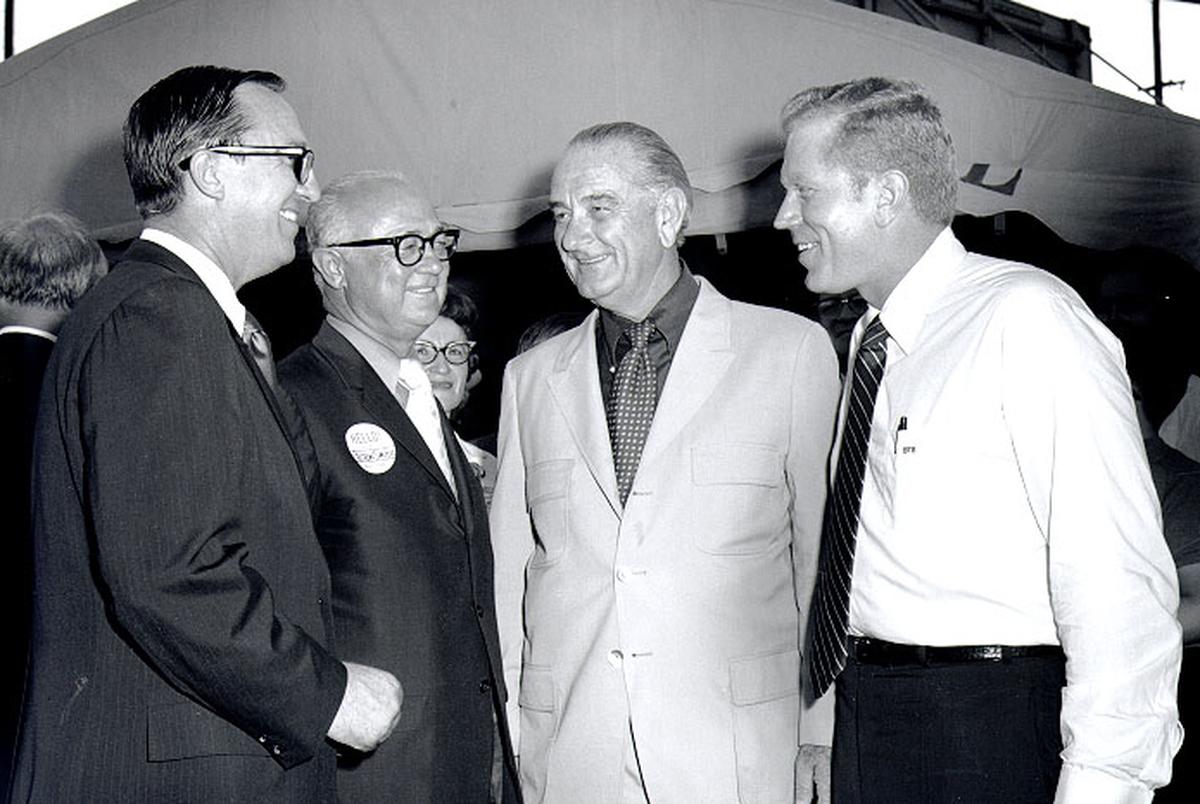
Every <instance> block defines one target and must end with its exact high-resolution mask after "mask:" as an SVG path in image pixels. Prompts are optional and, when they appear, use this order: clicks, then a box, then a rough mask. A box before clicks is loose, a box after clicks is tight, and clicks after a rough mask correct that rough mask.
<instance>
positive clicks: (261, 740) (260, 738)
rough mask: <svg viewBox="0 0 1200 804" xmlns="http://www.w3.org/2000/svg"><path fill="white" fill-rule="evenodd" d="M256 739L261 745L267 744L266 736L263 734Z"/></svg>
mask: <svg viewBox="0 0 1200 804" xmlns="http://www.w3.org/2000/svg"><path fill="white" fill-rule="evenodd" d="M258 741H259V742H260V743H262V744H263V745H266V744H267V738H266V737H265V736H263V737H259V738H258Z"/></svg>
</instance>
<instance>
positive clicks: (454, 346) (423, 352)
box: [412, 341, 475, 366]
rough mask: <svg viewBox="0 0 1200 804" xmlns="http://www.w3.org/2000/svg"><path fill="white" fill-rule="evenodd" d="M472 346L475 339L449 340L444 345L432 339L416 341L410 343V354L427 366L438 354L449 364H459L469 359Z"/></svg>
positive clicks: (473, 346)
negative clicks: (439, 344)
mask: <svg viewBox="0 0 1200 804" xmlns="http://www.w3.org/2000/svg"><path fill="white" fill-rule="evenodd" d="M474 348H475V341H451V342H450V343H448V344H446V345H445V346H438V345H437V344H436V343H433V342H432V341H416V342H415V343H413V345H412V356H413V357H415V358H416V359H417V360H418V361H419V362H421V363H424V364H425V365H427V366H428V365H429V364H430V363H432V362H433V361H435V360H437V356H438V355H439V354H440V355H444V356H445V358H446V362H447V363H449V364H450V365H452V366H461V365H462V364H463V363H466V362H467V361H468V360H470V359H471V350H473V349H474Z"/></svg>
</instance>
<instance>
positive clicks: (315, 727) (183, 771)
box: [12, 240, 345, 804]
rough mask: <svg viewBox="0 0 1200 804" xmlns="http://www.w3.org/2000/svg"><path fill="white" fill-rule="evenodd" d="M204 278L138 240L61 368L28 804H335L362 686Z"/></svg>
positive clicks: (44, 484)
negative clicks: (353, 691) (330, 732)
mask: <svg viewBox="0 0 1200 804" xmlns="http://www.w3.org/2000/svg"><path fill="white" fill-rule="evenodd" d="M280 416H281V414H280V410H279V407H278V404H277V401H276V400H275V397H274V396H273V395H272V394H271V391H270V389H269V388H268V387H267V386H266V383H265V380H264V379H263V377H262V375H261V374H260V373H259V371H258V369H257V367H256V366H255V365H254V362H253V359H252V358H251V356H250V354H249V352H248V351H247V350H246V349H245V347H244V346H243V345H242V343H241V340H240V339H239V338H238V337H237V336H236V334H235V333H234V332H233V328H232V327H231V326H230V325H229V322H228V320H227V319H226V318H225V315H224V314H223V313H222V311H221V309H220V307H219V306H218V305H217V303H216V302H215V301H214V299H213V298H212V296H211V295H210V294H209V292H208V290H207V289H206V288H205V287H204V285H203V284H201V282H200V281H199V279H198V278H197V277H196V275H195V274H194V273H193V272H192V271H191V270H190V269H189V268H188V267H187V266H186V265H185V264H184V263H183V262H182V261H180V260H178V259H177V258H175V257H174V256H173V255H171V254H170V253H169V252H168V251H166V250H165V249H162V248H160V247H158V246H156V245H154V244H151V243H148V242H145V241H141V240H139V241H135V242H134V244H133V245H132V246H131V247H130V249H129V251H128V252H127V253H126V254H125V257H124V260H123V262H122V263H121V264H119V265H118V266H117V267H116V268H115V269H114V270H113V271H112V272H111V273H110V274H109V275H108V276H106V277H105V278H103V279H101V280H100V281H99V282H98V283H97V284H96V285H95V286H94V287H93V288H92V289H91V290H90V291H89V292H88V294H87V295H86V296H85V297H84V298H83V300H82V301H81V302H80V304H79V305H78V307H76V309H75V311H74V312H73V313H72V315H71V316H70V318H69V319H68V320H67V323H66V325H65V326H64V327H63V329H62V331H61V332H60V334H59V340H58V344H57V346H56V348H55V350H54V355H53V356H52V357H51V360H50V365H49V367H48V368H47V372H46V377H45V381H44V383H43V387H42V398H41V407H40V410H39V414H38V427H37V434H36V442H35V458H34V484H35V493H34V497H33V505H34V509H33V519H34V526H33V550H34V592H35V595H34V607H33V621H32V649H31V662H32V665H31V671H30V673H29V675H28V679H27V690H26V698H25V706H24V713H23V723H22V728H21V737H20V745H19V749H18V756H17V767H16V770H15V773H14V781H13V788H12V793H13V800H15V801H38V802H81V801H87V802H110V801H111V802H167V801H170V802H216V801H220V802H230V801H244V802H263V801H271V802H289V804H290V802H310V801H332V800H333V799H334V796H335V793H334V789H333V784H334V764H335V756H334V752H333V749H332V747H331V746H330V745H329V744H328V743H327V742H326V741H325V732H326V731H327V729H328V727H329V724H330V723H331V722H332V720H333V716H334V714H335V713H336V711H337V708H338V705H339V704H340V702H341V697H342V693H343V691H344V689H345V668H344V667H343V666H342V665H341V663H340V662H339V661H338V660H337V659H336V658H335V657H334V656H333V655H332V654H331V653H330V651H329V650H328V649H327V647H326V646H327V645H328V643H329V639H330V635H331V632H332V611H331V607H330V604H329V602H328V601H329V577H328V572H327V570H326V568H325V564H324V561H323V560H322V555H321V551H320V547H319V545H318V543H317V540H316V537H315V535H314V533H313V529H312V521H311V514H310V509H309V506H308V499H307V495H306V492H305V487H304V482H303V480H302V478H301V475H300V470H299V463H298V458H297V456H296V453H295V451H294V449H293V447H292V445H291V442H290V441H289V439H288V438H287V437H286V436H285V435H284V429H283V426H282V424H281V418H280Z"/></svg>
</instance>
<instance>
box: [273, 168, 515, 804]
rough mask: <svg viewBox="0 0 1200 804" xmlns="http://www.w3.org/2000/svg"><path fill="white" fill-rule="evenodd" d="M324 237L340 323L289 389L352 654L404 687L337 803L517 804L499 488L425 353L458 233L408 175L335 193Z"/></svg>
mask: <svg viewBox="0 0 1200 804" xmlns="http://www.w3.org/2000/svg"><path fill="white" fill-rule="evenodd" d="M308 238H309V242H310V243H311V246H312V259H313V264H314V278H315V280H316V282H317V285H318V287H319V288H320V290H321V294H322V298H323V300H324V305H325V309H326V312H327V314H328V315H327V318H326V320H325V323H324V325H323V326H322V328H321V330H320V331H319V332H318V333H317V335H316V337H315V338H314V339H313V341H312V343H311V344H308V345H307V346H304V347H302V348H301V349H299V350H298V351H297V352H296V353H295V354H293V355H292V356H290V357H289V358H288V359H287V360H285V361H283V363H282V364H281V365H280V381H281V383H282V384H283V385H284V387H285V388H287V389H288V390H289V391H290V392H291V393H292V395H293V396H294V398H295V399H296V401H297V403H298V404H299V406H300V408H301V410H302V411H303V413H304V416H305V418H306V420H307V422H308V425H309V428H310V429H311V431H312V435H313V442H314V444H315V446H316V451H317V458H318V463H319V465H320V476H321V480H320V488H319V490H318V492H317V497H318V501H317V513H316V522H317V535H318V537H319V538H320V540H321V546H322V548H323V549H324V551H325V556H326V559H327V560H328V562H329V567H330V572H331V575H332V578H333V614H334V623H335V626H336V629H337V634H338V648H339V650H340V652H341V654H342V655H343V656H344V657H346V658H347V659H350V660H352V661H361V662H366V663H369V664H373V665H377V666H379V667H382V668H385V669H387V670H390V671H391V672H393V673H395V675H396V676H397V678H399V680H400V683H401V685H402V687H403V689H404V708H403V711H402V713H401V717H400V724H399V726H398V727H397V730H396V733H395V734H394V735H393V736H392V739H391V740H390V741H389V742H387V743H385V744H384V745H383V746H381V747H380V748H379V750H377V751H376V752H375V753H374V754H372V755H370V756H343V757H342V760H341V763H340V765H339V773H338V793H339V795H340V797H341V800H342V801H344V802H347V804H359V803H360V802H393V801H406V802H407V801H413V802H416V801H420V802H446V803H447V804H457V803H458V802H488V801H500V800H503V801H505V802H506V804H508V803H510V802H515V801H518V800H519V795H518V793H517V791H516V785H515V765H514V764H513V759H512V751H511V747H510V744H509V741H508V733H507V729H506V728H505V724H504V717H503V713H504V682H503V674H502V672H501V665H500V648H499V641H498V638H497V636H496V619H495V607H494V602H493V601H494V593H493V587H492V555H491V550H490V545H489V538H488V523H487V507H486V505H485V503H484V499H483V490H482V488H481V487H480V485H479V481H478V480H477V479H476V477H475V474H474V472H473V471H472V470H471V467H470V465H469V464H468V463H467V461H466V459H465V458H464V456H463V454H462V451H461V449H460V448H459V446H458V443H457V440H456V439H455V437H454V433H453V432H452V431H451V429H450V427H449V423H448V422H447V420H446V417H445V415H444V414H443V412H442V410H441V408H440V407H439V406H438V404H437V401H436V400H435V399H434V397H433V393H432V391H431V389H430V386H429V380H428V378H427V377H426V374H425V371H424V369H423V368H422V366H421V364H420V363H419V362H417V361H416V360H415V359H414V358H412V357H409V353H410V350H411V348H412V345H413V342H414V341H415V340H416V339H417V338H418V337H419V336H420V335H421V333H422V332H423V331H424V330H425V328H426V327H427V326H429V324H430V323H432V322H433V320H434V319H435V318H436V317H437V315H438V312H439V310H440V309H441V306H442V302H443V300H444V299H445V296H446V274H447V271H448V269H449V259H450V256H451V254H453V253H454V250H455V248H456V246H457V244H458V232H457V231H456V230H454V229H448V228H446V227H445V226H443V225H442V224H441V223H440V222H439V221H438V218H437V215H436V213H435V212H434V209H433V206H432V205H431V204H430V203H429V201H428V200H426V199H425V197H424V196H423V195H421V194H420V192H418V190H417V189H416V188H415V187H414V186H413V185H412V183H410V182H409V181H408V180H406V179H405V178H404V177H403V176H401V175H400V174H396V173H383V172H377V171H371V172H362V173H355V174H350V175H348V176H344V177H342V178H341V179H338V180H337V181H334V182H333V183H331V184H330V185H329V186H327V187H326V188H325V192H324V195H323V197H322V198H321V200H320V201H319V202H317V203H316V204H315V205H314V206H313V208H312V211H311V212H310V214H309V223H308Z"/></svg>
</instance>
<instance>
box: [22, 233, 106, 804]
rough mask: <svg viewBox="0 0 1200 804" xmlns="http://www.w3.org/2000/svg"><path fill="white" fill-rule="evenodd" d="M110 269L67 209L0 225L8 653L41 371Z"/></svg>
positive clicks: (25, 589) (25, 535)
mask: <svg viewBox="0 0 1200 804" xmlns="http://www.w3.org/2000/svg"><path fill="white" fill-rule="evenodd" d="M107 270H108V261H107V260H106V259H105V258H104V252H103V251H101V250H100V244H99V243H97V242H96V241H95V240H93V239H92V237H91V235H89V234H88V232H87V230H86V229H85V228H84V227H83V224H81V223H80V222H79V221H77V220H75V219H74V218H72V217H71V216H69V215H64V214H61V213H57V212H45V213H41V214H38V215H33V216H32V217H29V218H27V219H25V220H22V221H16V222H14V223H11V224H9V225H7V226H5V227H4V228H3V229H0V427H3V428H4V429H3V433H4V435H3V437H2V438H0V443H3V444H4V447H3V449H0V511H3V512H4V516H5V520H6V525H5V531H6V532H7V534H8V538H6V539H5V540H4V544H5V545H6V549H7V551H8V557H9V560H8V561H7V562H5V577H4V580H3V583H0V586H2V587H3V595H4V610H5V611H6V612H8V613H9V617H10V619H9V622H11V623H13V624H14V625H15V627H14V628H13V629H12V631H11V632H10V634H9V646H10V648H13V649H14V651H13V654H12V655H16V656H20V657H22V658H23V657H24V656H25V651H26V648H27V646H28V635H29V625H28V619H29V595H30V589H29V465H30V460H31V458H32V455H33V422H34V418H35V416H36V415H37V401H38V391H39V389H41V387H42V374H43V373H44V372H45V370H46V363H47V361H49V360H50V350H51V349H52V348H53V347H54V341H55V338H57V335H56V334H55V333H57V332H58V330H59V327H61V326H62V322H63V321H64V320H65V319H66V317H67V313H68V312H70V310H71V308H72V307H74V306H75V302H76V301H78V300H79V297H80V296H82V295H83V292H84V291H85V290H87V289H88V287H89V286H90V285H91V284H92V282H94V281H95V280H97V279H99V278H100V277H101V276H103V275H104V273H105V272H106V271H107ZM24 677H25V663H24V662H23V661H18V662H5V663H4V669H3V674H2V675H0V684H2V685H3V686H2V687H0V707H2V708H0V752H2V753H0V783H2V784H4V785H5V786H7V784H8V777H9V770H10V764H11V760H12V748H13V744H14V740H15V738H16V728H17V712H18V711H19V709H20V704H21V684H22V682H23V680H24Z"/></svg>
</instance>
